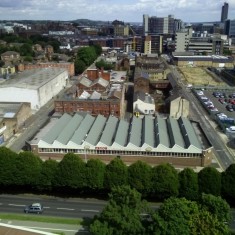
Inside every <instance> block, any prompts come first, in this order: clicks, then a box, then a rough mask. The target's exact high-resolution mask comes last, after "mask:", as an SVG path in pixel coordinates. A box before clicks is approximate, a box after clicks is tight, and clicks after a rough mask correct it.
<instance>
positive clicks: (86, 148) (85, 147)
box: [84, 145, 90, 163]
mask: <svg viewBox="0 0 235 235" xmlns="http://www.w3.org/2000/svg"><path fill="white" fill-rule="evenodd" d="M89 149H90V146H89V145H85V146H84V150H85V163H87V155H86V154H87V150H89Z"/></svg>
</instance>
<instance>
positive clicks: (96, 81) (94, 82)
mask: <svg viewBox="0 0 235 235" xmlns="http://www.w3.org/2000/svg"><path fill="white" fill-rule="evenodd" d="M95 84H100V85H101V86H102V87H107V86H108V85H109V82H108V81H107V80H105V79H103V78H97V79H96V80H95V81H93V83H92V84H91V86H94V85H95Z"/></svg>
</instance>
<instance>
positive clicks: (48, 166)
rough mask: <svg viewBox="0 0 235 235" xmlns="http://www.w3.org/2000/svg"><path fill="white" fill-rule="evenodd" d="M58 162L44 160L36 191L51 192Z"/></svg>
mask: <svg viewBox="0 0 235 235" xmlns="http://www.w3.org/2000/svg"><path fill="white" fill-rule="evenodd" d="M57 167H58V162H57V161H55V160H52V159H49V160H46V161H45V162H43V164H42V170H41V172H40V175H39V178H38V189H40V190H42V191H44V190H49V191H50V190H52V189H53V188H54V185H55V177H56V173H57Z"/></svg>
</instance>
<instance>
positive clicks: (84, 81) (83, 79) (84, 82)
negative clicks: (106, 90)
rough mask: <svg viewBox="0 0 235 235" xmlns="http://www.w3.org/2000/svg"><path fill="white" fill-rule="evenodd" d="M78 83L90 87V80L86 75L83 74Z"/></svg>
mask: <svg viewBox="0 0 235 235" xmlns="http://www.w3.org/2000/svg"><path fill="white" fill-rule="evenodd" d="M79 83H80V84H82V85H83V86H86V87H90V86H91V84H92V81H91V80H90V79H88V78H87V77H85V76H83V77H81V78H80V80H79Z"/></svg>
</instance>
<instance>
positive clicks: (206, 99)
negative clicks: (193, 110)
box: [200, 96, 209, 101]
mask: <svg viewBox="0 0 235 235" xmlns="http://www.w3.org/2000/svg"><path fill="white" fill-rule="evenodd" d="M200 99H201V100H203V101H208V100H209V99H208V98H207V97H206V96H200Z"/></svg>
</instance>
